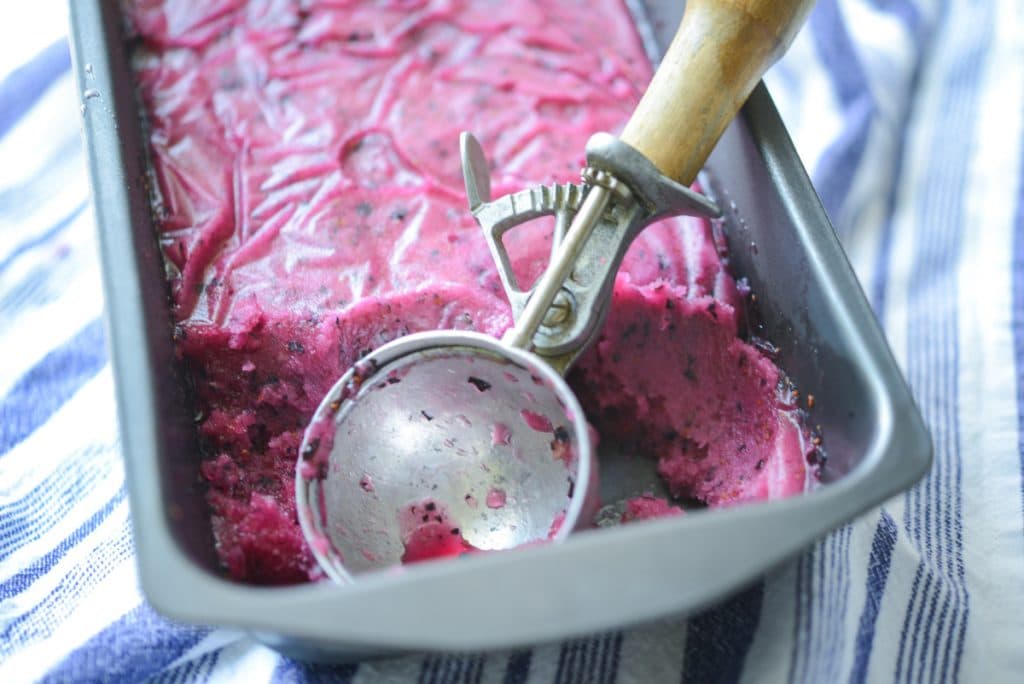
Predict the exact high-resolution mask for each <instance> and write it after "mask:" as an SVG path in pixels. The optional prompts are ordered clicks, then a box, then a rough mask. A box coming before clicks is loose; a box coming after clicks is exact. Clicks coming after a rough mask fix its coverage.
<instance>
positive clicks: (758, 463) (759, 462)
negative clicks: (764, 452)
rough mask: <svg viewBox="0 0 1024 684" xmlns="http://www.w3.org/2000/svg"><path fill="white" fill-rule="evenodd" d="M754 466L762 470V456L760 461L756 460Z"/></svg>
mask: <svg viewBox="0 0 1024 684" xmlns="http://www.w3.org/2000/svg"><path fill="white" fill-rule="evenodd" d="M754 467H755V468H757V469H758V470H762V469H763V468H764V459H763V458H762V459H761V460H760V461H758V462H757V465H756V466H754Z"/></svg>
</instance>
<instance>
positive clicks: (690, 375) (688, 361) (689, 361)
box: [683, 354, 697, 382]
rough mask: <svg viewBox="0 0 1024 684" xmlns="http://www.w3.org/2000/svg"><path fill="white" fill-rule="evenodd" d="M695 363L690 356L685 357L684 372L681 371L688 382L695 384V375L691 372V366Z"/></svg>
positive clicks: (695, 360) (695, 359)
mask: <svg viewBox="0 0 1024 684" xmlns="http://www.w3.org/2000/svg"><path fill="white" fill-rule="evenodd" d="M695 363H697V358H696V357H695V356H693V355H692V354H687V355H686V370H684V371H683V375H684V376H685V377H686V379H687V380H689V381H690V382H697V373H696V372H695V371H694V370H693V364H695Z"/></svg>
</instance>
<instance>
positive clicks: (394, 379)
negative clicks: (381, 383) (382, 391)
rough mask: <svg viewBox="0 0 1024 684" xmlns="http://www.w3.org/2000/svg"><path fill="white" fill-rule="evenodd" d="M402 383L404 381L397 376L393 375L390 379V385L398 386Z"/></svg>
mask: <svg viewBox="0 0 1024 684" xmlns="http://www.w3.org/2000/svg"><path fill="white" fill-rule="evenodd" d="M400 382H402V379H401V378H400V377H398V376H397V375H392V376H391V377H390V378H388V384H389V385H397V384H398V383H400Z"/></svg>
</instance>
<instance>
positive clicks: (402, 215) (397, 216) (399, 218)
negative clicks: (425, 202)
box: [391, 209, 409, 221]
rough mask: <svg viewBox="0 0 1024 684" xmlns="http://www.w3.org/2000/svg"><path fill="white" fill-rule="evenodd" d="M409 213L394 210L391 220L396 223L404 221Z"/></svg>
mask: <svg viewBox="0 0 1024 684" xmlns="http://www.w3.org/2000/svg"><path fill="white" fill-rule="evenodd" d="M408 214H409V212H408V211H407V210H405V209H395V210H394V211H393V212H391V218H393V219H394V220H396V221H404V220H405V217H406V216H408Z"/></svg>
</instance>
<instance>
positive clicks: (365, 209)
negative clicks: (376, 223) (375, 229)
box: [356, 202, 373, 216]
mask: <svg viewBox="0 0 1024 684" xmlns="http://www.w3.org/2000/svg"><path fill="white" fill-rule="evenodd" d="M372 212H373V205H371V204H370V203H369V202H360V203H359V204H357V205H356V213H357V214H359V215H360V216H369V215H370V214H371V213H372Z"/></svg>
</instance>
